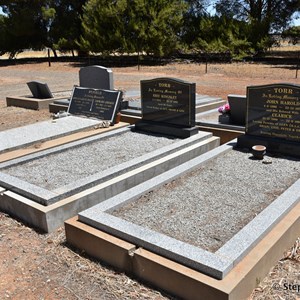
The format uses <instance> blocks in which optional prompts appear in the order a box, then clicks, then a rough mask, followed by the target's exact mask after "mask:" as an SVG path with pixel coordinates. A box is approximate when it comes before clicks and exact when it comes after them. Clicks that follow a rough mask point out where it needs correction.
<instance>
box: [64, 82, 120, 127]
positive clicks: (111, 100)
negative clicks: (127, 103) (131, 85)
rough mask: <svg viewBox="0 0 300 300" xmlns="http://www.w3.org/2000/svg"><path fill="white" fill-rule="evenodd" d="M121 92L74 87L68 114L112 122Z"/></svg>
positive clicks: (118, 105) (117, 108)
mask: <svg viewBox="0 0 300 300" xmlns="http://www.w3.org/2000/svg"><path fill="white" fill-rule="evenodd" d="M121 93H122V92H121V91H112V90H101V89H91V88H83V87H74V90H73V94H72V97H71V101H70V104H69V108H68V113H70V114H72V115H81V116H85V117H90V118H96V119H100V120H107V121H110V122H112V123H113V122H114V120H115V116H116V113H117V112H118V110H119V107H120V101H121V98H122V97H121Z"/></svg>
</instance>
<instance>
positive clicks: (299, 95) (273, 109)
mask: <svg viewBox="0 0 300 300" xmlns="http://www.w3.org/2000/svg"><path fill="white" fill-rule="evenodd" d="M247 102H248V103H247V117H246V119H247V122H246V134H248V135H253V136H262V137H270V138H280V139H285V140H288V141H294V142H300V86H299V85H293V84H270V85H262V86H253V87H248V88H247Z"/></svg>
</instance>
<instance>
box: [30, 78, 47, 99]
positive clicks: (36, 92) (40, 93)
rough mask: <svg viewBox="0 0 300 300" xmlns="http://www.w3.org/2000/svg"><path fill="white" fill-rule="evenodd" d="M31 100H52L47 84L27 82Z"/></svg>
mask: <svg viewBox="0 0 300 300" xmlns="http://www.w3.org/2000/svg"><path fill="white" fill-rule="evenodd" d="M27 86H28V87H29V89H30V91H31V93H32V96H33V98H37V99H48V98H53V95H52V93H51V91H50V89H49V87H48V85H47V83H42V82H39V81H30V82H27Z"/></svg>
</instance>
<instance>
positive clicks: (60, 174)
mask: <svg viewBox="0 0 300 300" xmlns="http://www.w3.org/2000/svg"><path fill="white" fill-rule="evenodd" d="M177 140H178V139H175V138H171V137H170V138H169V137H162V136H159V135H154V134H153V135H150V134H144V133H143V134H142V133H138V132H132V131H127V132H124V133H122V134H118V135H113V136H111V137H108V138H105V139H98V140H95V141H94V142H91V143H88V144H81V145H79V146H77V147H73V148H67V149H65V150H64V151H61V152H59V153H53V154H49V155H47V156H44V157H41V158H36V159H34V160H30V161H25V162H24V163H20V164H17V165H13V166H11V167H8V168H4V169H2V170H1V172H3V173H5V174H8V175H10V176H14V177H17V178H19V179H21V180H24V181H26V182H29V183H31V184H34V185H36V186H39V187H42V188H44V189H48V190H54V189H57V188H59V187H62V186H65V185H67V184H71V183H72V182H75V181H78V180H80V179H83V178H86V177H88V176H90V175H93V174H96V173H99V172H102V171H105V170H107V169H109V168H111V167H113V166H115V165H118V164H121V163H123V162H127V161H129V160H132V159H134V158H137V157H139V156H141V155H143V154H146V153H149V152H151V151H154V150H156V149H159V148H162V147H164V146H166V145H170V144H172V143H174V142H176V141H177Z"/></svg>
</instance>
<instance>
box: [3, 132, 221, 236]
mask: <svg viewBox="0 0 300 300" xmlns="http://www.w3.org/2000/svg"><path fill="white" fill-rule="evenodd" d="M129 130H131V129H130V127H126V128H120V129H116V130H113V131H112V132H108V133H103V134H101V135H100V136H94V137H89V138H86V139H82V140H80V141H75V142H72V143H69V144H67V145H62V146H59V147H54V148H52V149H49V150H45V151H40V152H38V153H33V154H30V155H27V156H26V157H21V158H17V159H13V160H10V161H7V162H4V163H1V164H0V168H4V167H5V166H12V165H15V164H18V163H21V162H24V161H27V160H32V159H35V158H38V157H42V156H45V155H48V154H50V153H54V152H58V151H62V150H63V149H66V148H69V147H71V146H76V145H79V144H82V143H86V142H87V141H93V140H95V139H100V138H104V137H107V136H113V135H115V134H120V132H126V131H129ZM219 144H220V139H219V138H217V137H213V136H212V134H211V133H206V132H200V133H199V134H198V135H196V136H193V137H191V138H188V139H184V140H180V141H178V142H176V143H173V144H171V145H168V146H166V147H163V148H161V149H158V150H155V151H153V152H151V153H147V154H145V155H143V156H141V157H139V158H137V159H133V160H131V161H129V162H125V163H122V164H120V165H118V166H115V167H112V168H110V169H108V170H107V171H106V172H103V173H104V174H105V175H103V173H102V176H101V178H100V177H99V175H98V174H95V175H92V176H91V177H90V178H87V179H85V180H83V181H84V183H78V185H77V186H76V185H74V184H70V185H67V186H65V187H62V188H59V189H58V190H57V191H56V193H53V192H50V191H48V190H46V189H43V188H40V187H38V186H35V185H32V184H30V183H27V182H24V181H22V180H20V179H17V178H15V177H12V176H9V175H6V174H3V173H0V175H1V177H2V180H1V182H0V187H1V188H3V189H4V190H5V191H4V192H1V196H0V209H1V210H2V211H5V212H8V213H10V214H12V215H14V216H17V217H19V218H20V219H21V220H23V221H25V222H27V223H29V224H30V225H33V226H35V227H38V228H40V229H42V230H43V231H45V232H50V231H53V230H54V229H56V228H57V227H59V226H61V225H62V224H63V222H64V221H65V220H66V219H68V218H70V217H72V216H75V215H76V214H77V213H78V212H79V211H82V210H84V209H87V208H89V207H91V206H94V205H96V204H98V203H99V202H101V201H103V200H105V199H108V198H110V197H113V196H114V195H117V194H118V193H121V192H123V191H124V190H127V189H130V188H132V187H133V186H135V185H137V184H140V183H141V182H144V181H146V180H148V179H150V178H152V177H154V176H157V175H158V174H161V173H162V172H165V171H167V170H169V169H172V168H174V167H175V166H177V165H179V164H182V163H184V162H186V161H188V160H190V159H192V158H194V157H196V156H198V155H201V154H203V153H205V152H207V151H209V150H211V149H213V148H215V147H217V146H219ZM71 194H72V195H71ZM57 197H58V198H57ZM46 204H48V205H46Z"/></svg>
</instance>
